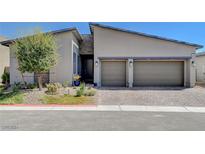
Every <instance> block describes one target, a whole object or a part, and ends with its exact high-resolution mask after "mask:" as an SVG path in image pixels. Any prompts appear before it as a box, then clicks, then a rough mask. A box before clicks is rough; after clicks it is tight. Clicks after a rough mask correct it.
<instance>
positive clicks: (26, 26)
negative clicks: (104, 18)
mask: <svg viewBox="0 0 205 154" xmlns="http://www.w3.org/2000/svg"><path fill="white" fill-rule="evenodd" d="M98 23H101V24H105V25H110V26H114V27H118V28H125V29H129V30H134V31H138V32H143V33H148V34H153V35H158V36H162V37H167V38H173V39H177V40H181V41H187V42H191V43H196V44H200V45H203V46H205V22H204V23H203V22H199V23H196V22H181V23H180V22H98ZM69 27H76V28H77V29H78V30H79V31H80V33H82V34H87V33H90V30H89V26H88V23H87V22H50V23H46V22H16V23H15V22H0V35H2V36H5V37H7V38H8V39H12V38H16V37H19V36H22V35H27V34H29V33H31V31H32V30H33V29H34V28H41V29H42V30H43V31H45V32H46V31H52V30H58V29H63V28H69ZM200 51H205V48H203V49H200Z"/></svg>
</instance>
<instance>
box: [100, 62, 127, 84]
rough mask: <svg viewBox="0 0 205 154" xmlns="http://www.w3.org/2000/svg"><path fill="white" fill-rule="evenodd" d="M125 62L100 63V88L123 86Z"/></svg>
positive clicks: (124, 81)
mask: <svg viewBox="0 0 205 154" xmlns="http://www.w3.org/2000/svg"><path fill="white" fill-rule="evenodd" d="M125 66H126V65H125V61H102V62H101V82H102V86H125V83H126V72H125Z"/></svg>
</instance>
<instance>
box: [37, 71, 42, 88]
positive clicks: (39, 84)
mask: <svg viewBox="0 0 205 154" xmlns="http://www.w3.org/2000/svg"><path fill="white" fill-rule="evenodd" d="M37 81H38V88H39V90H40V91H42V89H43V86H42V77H41V75H40V74H38V76H37Z"/></svg>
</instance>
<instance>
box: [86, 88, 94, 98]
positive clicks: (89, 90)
mask: <svg viewBox="0 0 205 154" xmlns="http://www.w3.org/2000/svg"><path fill="white" fill-rule="evenodd" d="M95 94H96V91H95V89H93V88H88V89H87V90H85V92H84V95H85V96H94V95H95Z"/></svg>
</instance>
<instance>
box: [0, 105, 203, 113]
mask: <svg viewBox="0 0 205 154" xmlns="http://www.w3.org/2000/svg"><path fill="white" fill-rule="evenodd" d="M7 110H65V111H143V112H197V113H205V107H190V106H136V105H90V106H89V105H88V106H86V105H85V106H66V105H64V106H61V105H49V106H41V105H40V106H37V105H36V106H20V105H19V106H18V105H11V106H10V105H5V106H4V105H2V106H0V111H7Z"/></svg>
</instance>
